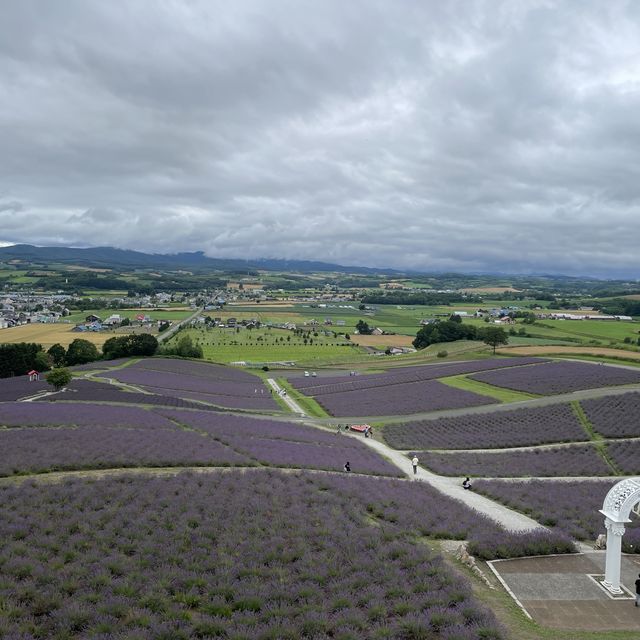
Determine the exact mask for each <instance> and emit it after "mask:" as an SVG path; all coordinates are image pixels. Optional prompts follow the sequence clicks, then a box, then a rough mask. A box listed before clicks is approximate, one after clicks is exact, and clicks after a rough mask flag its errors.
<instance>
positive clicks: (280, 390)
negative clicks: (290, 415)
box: [267, 378, 307, 416]
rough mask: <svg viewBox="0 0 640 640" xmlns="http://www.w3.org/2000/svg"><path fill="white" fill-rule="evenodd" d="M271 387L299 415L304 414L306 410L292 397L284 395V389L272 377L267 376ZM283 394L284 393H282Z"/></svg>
mask: <svg viewBox="0 0 640 640" xmlns="http://www.w3.org/2000/svg"><path fill="white" fill-rule="evenodd" d="M267 382H268V384H269V385H270V386H271V388H272V389H273V390H274V391H275V392H276V393H277V394H278V395H279V396H280V397H281V398H282V399H283V400H284V401H285V404H286V405H287V406H288V407H289V409H291V411H293V412H294V413H297V414H299V415H301V416H306V415H307V413H306V411H305V410H304V409H303V408H302V407H301V406H300V405H299V404H298V403H297V402H296V401H295V400H294V399H293V398H290V397H289V396H288V395H286V393H287V392H286V391H285V390H284V389H283V388H282V387H281V386H280V385H279V384H278V383H277V382H276V381H275V380H274V379H273V378H267ZM283 394H284V395H283Z"/></svg>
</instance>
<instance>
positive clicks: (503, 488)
mask: <svg viewBox="0 0 640 640" xmlns="http://www.w3.org/2000/svg"><path fill="white" fill-rule="evenodd" d="M616 482H617V480H594V481H580V482H564V481H562V482H553V481H546V480H531V481H527V482H505V481H501V480H477V481H476V482H475V483H474V485H473V486H474V489H475V490H477V491H479V492H480V493H482V494H484V495H486V496H488V497H490V498H492V499H494V500H498V501H499V502H502V503H503V504H505V505H507V506H508V507H511V508H513V509H516V510H517V511H521V512H522V513H525V514H527V515H529V516H531V517H532V518H534V519H535V520H537V521H538V522H540V523H542V524H544V525H546V526H549V527H554V528H556V529H559V530H562V531H564V532H565V533H567V534H568V535H569V536H571V537H572V538H575V539H577V540H589V541H594V540H595V539H596V538H597V537H598V535H599V534H601V533H605V528H604V516H603V515H602V514H601V513H599V510H600V509H602V503H603V501H604V498H605V496H606V495H607V492H608V491H609V489H610V488H611V487H612V486H613V485H614V484H615V483H616ZM626 528H627V532H626V533H625V535H624V538H623V539H622V542H623V545H624V551H625V552H626V553H640V520H637V519H636V520H634V521H633V522H631V523H629V524H627V525H626Z"/></svg>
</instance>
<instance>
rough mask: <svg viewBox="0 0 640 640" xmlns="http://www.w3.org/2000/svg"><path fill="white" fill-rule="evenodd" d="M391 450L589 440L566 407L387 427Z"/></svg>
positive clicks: (385, 434) (520, 410) (481, 447)
mask: <svg viewBox="0 0 640 640" xmlns="http://www.w3.org/2000/svg"><path fill="white" fill-rule="evenodd" d="M384 439H385V442H387V444H389V445H390V446H392V447H394V448H395V449H493V448H496V449H502V448H507V447H524V446H528V445H540V444H549V443H558V442H579V441H586V440H589V435H588V433H587V431H586V430H585V429H584V428H583V426H582V425H581V424H580V421H579V419H578V416H577V415H576V413H575V412H574V411H573V409H572V407H571V406H570V405H569V404H554V405H549V406H546V407H535V408H530V409H513V410H511V411H499V412H497V411H496V412H493V413H478V414H469V415H464V416H458V417H452V418H436V419H433V420H423V421H419V422H408V423H398V424H389V425H386V426H385V427H384Z"/></svg>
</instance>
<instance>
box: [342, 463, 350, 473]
mask: <svg viewBox="0 0 640 640" xmlns="http://www.w3.org/2000/svg"><path fill="white" fill-rule="evenodd" d="M344 470H345V472H346V473H349V472H350V471H351V465H350V464H349V461H348V460H347V462H345V463H344Z"/></svg>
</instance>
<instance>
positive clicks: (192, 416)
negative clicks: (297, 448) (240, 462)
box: [154, 409, 355, 445]
mask: <svg viewBox="0 0 640 640" xmlns="http://www.w3.org/2000/svg"><path fill="white" fill-rule="evenodd" d="M154 413H158V414H159V415H162V416H164V417H166V418H169V419H171V420H175V421H176V422H179V423H181V424H184V425H186V426H188V427H193V428H195V429H202V430H203V431H206V432H207V433H209V434H211V435H212V436H214V437H216V438H221V437H223V436H225V435H229V436H238V437H243V438H253V437H256V438H272V439H277V440H292V441H294V442H314V443H320V444H327V445H332V444H334V443H335V442H336V440H338V439H339V436H337V435H336V434H335V433H334V432H330V431H325V430H322V429H316V428H314V427H309V426H307V425H303V424H293V423H291V422H280V421H277V420H266V419H260V418H252V417H248V416H247V417H245V416H233V415H228V414H225V413H214V414H212V413H209V412H202V411H172V410H169V409H155V410H154ZM345 439H346V440H349V441H355V439H354V438H345Z"/></svg>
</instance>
